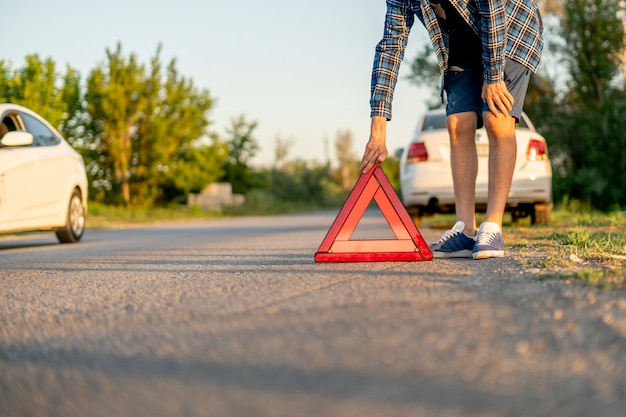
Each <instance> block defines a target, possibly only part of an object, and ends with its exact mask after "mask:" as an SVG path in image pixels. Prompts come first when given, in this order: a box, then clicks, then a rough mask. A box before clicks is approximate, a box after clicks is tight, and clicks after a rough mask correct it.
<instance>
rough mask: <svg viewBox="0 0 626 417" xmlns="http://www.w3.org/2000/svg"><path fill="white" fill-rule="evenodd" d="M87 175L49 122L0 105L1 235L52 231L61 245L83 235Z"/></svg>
mask: <svg viewBox="0 0 626 417" xmlns="http://www.w3.org/2000/svg"><path fill="white" fill-rule="evenodd" d="M87 192H88V187H87V175H86V172H85V165H84V163H83V159H82V157H81V156H80V155H79V154H78V153H77V152H76V151H75V150H74V149H72V147H71V146H70V145H69V144H68V143H67V142H66V141H65V140H64V139H63V137H62V136H61V135H60V134H59V132H57V131H56V129H54V128H53V127H52V126H51V125H50V124H49V123H48V122H46V121H45V120H44V119H43V118H41V117H40V116H39V115H37V114H36V113H34V112H32V111H30V110H28V109H26V108H24V107H22V106H18V105H15V104H0V233H13V232H23V231H34V230H53V231H54V232H55V233H56V236H57V238H58V240H59V241H60V242H61V243H73V242H78V241H79V240H80V238H81V237H82V236H83V232H84V231H85V217H86V213H87Z"/></svg>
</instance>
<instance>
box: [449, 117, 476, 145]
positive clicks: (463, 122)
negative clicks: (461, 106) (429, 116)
mask: <svg viewBox="0 0 626 417" xmlns="http://www.w3.org/2000/svg"><path fill="white" fill-rule="evenodd" d="M477 122H478V118H477V116H476V113H474V112H471V113H470V112H468V113H458V114H451V115H450V116H448V117H447V118H446V125H447V127H448V133H449V134H450V140H451V141H452V142H456V141H462V140H463V139H464V138H470V139H471V140H474V136H475V134H476V126H477Z"/></svg>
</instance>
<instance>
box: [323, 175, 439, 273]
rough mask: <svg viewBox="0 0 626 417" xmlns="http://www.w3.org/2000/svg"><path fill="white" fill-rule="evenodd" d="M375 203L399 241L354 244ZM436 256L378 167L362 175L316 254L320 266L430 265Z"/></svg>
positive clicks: (379, 240) (386, 240) (372, 241)
mask: <svg viewBox="0 0 626 417" xmlns="http://www.w3.org/2000/svg"><path fill="white" fill-rule="evenodd" d="M372 199H374V200H375V201H376V204H378V208H379V209H380V211H381V212H382V213H383V216H384V217H385V219H386V220H387V223H388V224H389V226H390V227H391V230H392V231H393V233H394V235H395V236H396V239H378V240H375V239H367V240H351V239H350V237H351V236H352V233H353V232H354V230H355V229H356V227H357V225H358V224H359V222H360V221H361V217H363V214H364V213H365V210H366V209H367V206H369V204H370V202H371V201H372ZM432 258H433V254H432V252H431V251H430V249H429V248H428V245H427V244H426V242H425V241H424V239H423V238H422V235H421V234H420V232H419V231H418V230H417V227H415V224H414V223H413V221H412V220H411V218H410V217H409V214H408V213H407V211H406V209H405V208H404V206H403V205H402V202H400V199H399V198H398V195H397V194H396V192H395V191H394V189H393V187H392V186H391V184H390V183H389V180H388V179H387V176H386V175H385V172H384V171H383V170H382V168H380V167H379V166H378V167H376V168H374V169H370V170H369V171H368V172H367V173H366V174H361V177H360V178H359V180H358V181H357V183H356V185H355V186H354V188H353V189H352V192H351V193H350V195H349V196H348V199H347V200H346V202H345V203H344V205H343V207H342V208H341V210H340V211H339V214H338V215H337V218H336V219H335V221H334V222H333V224H332V226H331V227H330V230H329V231H328V233H327V234H326V237H325V238H324V240H323V241H322V244H321V245H320V247H319V249H318V250H317V252H316V253H315V260H316V261H317V262H365V261H429V260H431V259H432Z"/></svg>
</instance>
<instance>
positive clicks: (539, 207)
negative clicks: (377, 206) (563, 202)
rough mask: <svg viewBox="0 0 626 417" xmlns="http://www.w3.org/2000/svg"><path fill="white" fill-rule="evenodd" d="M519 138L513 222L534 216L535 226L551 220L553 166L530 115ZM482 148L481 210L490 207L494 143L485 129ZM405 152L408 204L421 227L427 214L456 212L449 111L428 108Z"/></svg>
mask: <svg viewBox="0 0 626 417" xmlns="http://www.w3.org/2000/svg"><path fill="white" fill-rule="evenodd" d="M516 136H517V160H516V163H515V172H514V174H513V183H512V185H511V191H510V193H509V197H508V199H507V211H510V212H511V216H512V219H513V221H516V220H517V219H519V218H523V217H528V216H530V218H531V224H545V223H548V222H549V221H550V215H551V213H552V168H551V165H550V160H549V158H548V146H547V144H546V140H545V138H544V137H543V136H541V135H540V134H539V133H537V131H536V130H535V128H534V126H533V124H532V123H531V121H530V120H529V119H528V116H527V115H526V114H523V115H522V118H521V120H520V122H519V124H518V125H517V128H516ZM476 149H477V153H478V177H477V179H476V210H477V211H485V209H486V206H487V183H488V181H487V178H488V171H487V161H488V155H489V141H488V139H487V132H486V131H485V129H484V128H482V129H478V130H477V132H476ZM399 151H401V152H402V155H401V156H400V185H401V189H402V193H401V194H402V202H403V204H404V206H405V207H406V208H407V211H408V212H409V214H410V215H411V217H412V218H413V220H414V221H415V223H416V224H417V225H419V224H420V222H421V217H422V216H423V215H428V214H433V213H447V212H453V211H454V189H453V185H452V172H451V168H450V141H449V136H448V131H447V128H446V113H445V109H437V110H431V111H428V112H426V113H425V114H424V116H423V117H422V118H421V120H420V121H419V123H418V125H417V128H416V131H415V134H414V137H413V140H411V142H410V144H409V146H408V147H407V148H404V149H402V150H399ZM398 153H399V152H398Z"/></svg>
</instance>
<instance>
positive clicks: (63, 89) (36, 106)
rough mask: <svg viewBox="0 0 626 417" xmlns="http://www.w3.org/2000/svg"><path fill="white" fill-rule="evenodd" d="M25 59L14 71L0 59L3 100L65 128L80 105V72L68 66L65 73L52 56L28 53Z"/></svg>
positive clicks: (0, 94)
mask: <svg viewBox="0 0 626 417" xmlns="http://www.w3.org/2000/svg"><path fill="white" fill-rule="evenodd" d="M25 60H26V65H25V66H24V67H22V68H19V69H17V70H15V71H12V70H11V67H10V65H8V64H7V63H6V62H5V61H0V100H2V101H7V102H11V103H15V104H20V105H22V106H24V107H27V108H29V109H31V110H33V111H34V112H36V113H38V114H39V115H41V116H42V117H43V118H44V119H46V120H47V121H48V122H49V123H50V124H51V125H53V126H54V127H55V128H58V129H59V130H62V126H63V122H64V121H65V120H66V119H68V118H69V117H71V116H72V114H73V113H74V112H75V111H76V110H77V108H78V106H79V97H80V88H79V84H80V77H79V76H78V73H77V72H76V71H75V70H73V69H72V68H70V67H69V66H68V67H67V69H66V72H65V75H63V76H62V75H61V74H60V73H58V72H57V70H56V64H55V63H54V61H53V60H52V59H51V58H47V59H45V60H41V59H40V58H39V56H38V55H37V54H32V55H26V59H25Z"/></svg>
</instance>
